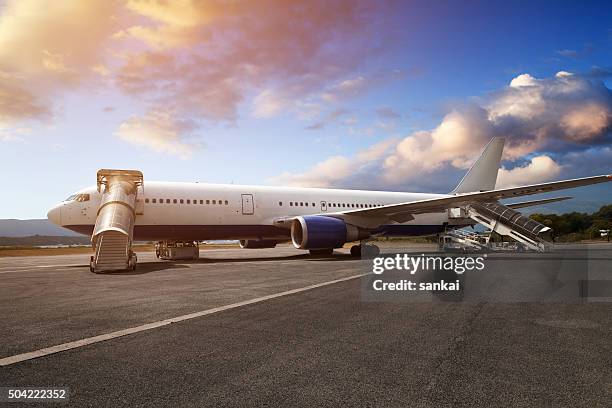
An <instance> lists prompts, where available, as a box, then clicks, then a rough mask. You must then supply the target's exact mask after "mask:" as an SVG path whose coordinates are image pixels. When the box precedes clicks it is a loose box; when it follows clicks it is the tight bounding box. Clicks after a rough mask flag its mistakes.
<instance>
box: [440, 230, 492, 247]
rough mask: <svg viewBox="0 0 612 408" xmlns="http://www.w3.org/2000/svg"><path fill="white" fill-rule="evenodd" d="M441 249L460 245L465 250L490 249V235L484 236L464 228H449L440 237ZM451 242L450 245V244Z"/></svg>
mask: <svg viewBox="0 0 612 408" xmlns="http://www.w3.org/2000/svg"><path fill="white" fill-rule="evenodd" d="M440 239H441V241H440V246H441V249H449V248H450V247H459V248H462V249H464V250H472V251H485V250H487V249H488V242H489V237H483V236H482V235H480V234H478V233H476V232H470V231H466V230H463V229H451V230H447V231H446V232H445V233H444V234H443V235H442V236H441V237H440ZM449 244H450V245H449Z"/></svg>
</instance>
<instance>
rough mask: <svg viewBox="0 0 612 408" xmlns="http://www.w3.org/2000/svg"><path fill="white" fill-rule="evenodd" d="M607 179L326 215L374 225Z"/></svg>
mask: <svg viewBox="0 0 612 408" xmlns="http://www.w3.org/2000/svg"><path fill="white" fill-rule="evenodd" d="M607 181H612V175H603V176H592V177H583V178H578V179H571V180H562V181H553V182H550V183H541V184H532V185H528V186H521V187H510V188H502V189H497V190H490V191H483V192H476V193H465V194H457V195H448V196H446V197H440V198H433V199H428V200H419V201H411V202H407V203H399V204H391V205H384V206H381V207H376V208H364V209H358V210H350V211H342V212H337V213H330V214H326V215H328V216H332V217H336V218H342V219H344V220H345V221H347V222H351V223H355V224H356V225H363V226H372V225H375V224H377V223H379V222H380V223H382V222H381V221H382V220H384V219H387V220H391V221H397V222H405V221H409V220H410V219H411V217H412V215H414V214H422V213H431V212H442V211H445V210H446V209H448V208H453V207H458V206H461V205H466V204H470V203H475V202H476V203H477V202H486V201H497V200H501V199H504V198H511V197H520V196H526V195H532V194H540V193H547V192H550V191H556V190H564V189H568V188H574V187H581V186H587V185H590V184H597V183H605V182H607ZM368 219H370V220H369V221H370V222H368ZM375 220H376V221H375ZM379 225H380V224H379Z"/></svg>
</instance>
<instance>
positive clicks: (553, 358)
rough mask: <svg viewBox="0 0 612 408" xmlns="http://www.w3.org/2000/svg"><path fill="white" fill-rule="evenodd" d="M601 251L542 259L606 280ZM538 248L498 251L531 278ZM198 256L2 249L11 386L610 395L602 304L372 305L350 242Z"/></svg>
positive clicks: (607, 402) (258, 398) (137, 398)
mask: <svg viewBox="0 0 612 408" xmlns="http://www.w3.org/2000/svg"><path fill="white" fill-rule="evenodd" d="M590 248H591V249H589V251H587V252H588V254H587V256H588V257H589V259H588V260H587V261H585V262H586V264H585V263H584V262H583V261H581V260H580V259H579V258H580V257H581V256H584V253H585V252H584V251H577V252H575V253H574V254H573V255H572V254H571V248H569V247H568V248H563V249H562V250H561V251H560V252H558V253H557V254H556V255H549V260H548V261H547V262H553V264H554V265H557V266H559V265H562V267H561V268H560V269H562V270H563V271H566V270H572V269H574V268H579V267H583V266H584V265H588V270H589V273H590V274H591V276H596V278H597V279H606V278H607V279H612V267H611V265H612V247H610V246H606V245H601V246H593V247H590ZM427 249H428V248H416V249H415V251H424V250H427ZM538 256H539V255H536V254H527V255H526V254H494V255H490V256H489V259H490V260H491V262H493V263H495V262H504V263H505V264H511V265H513V267H512V268H511V269H515V270H517V271H521V272H523V273H524V272H525V271H527V270H529V268H533V270H541V269H542V268H543V267H544V266H545V265H547V264H543V263H541V262H542V261H541V259H540V258H538ZM201 257H202V258H201V259H200V260H199V261H175V262H167V261H159V260H156V259H155V258H154V256H153V254H140V255H139V266H138V269H137V270H136V271H135V272H121V273H112V274H101V275H96V274H92V273H90V272H89V269H88V266H87V259H86V258H87V257H85V256H83V255H67V256H49V257H47V256H44V257H27V258H26V257H24V258H0V282H1V284H0V310H1V315H2V319H0V361H5V362H9V363H7V364H8V365H5V366H2V367H0V386H13V387H51V386H54V387H69V389H70V399H69V401H68V402H67V403H66V404H64V405H68V406H79V407H100V406H146V407H156V406H160V407H162V406H163V407H166V406H193V407H203V406H206V407H209V406H219V407H220V406H245V407H247V406H248V407H251V406H277V407H289V406H307V407H313V406H381V407H389V406H393V407H412V406H414V407H457V406H466V407H467V406H470V407H471V406H481V407H490V406H496V407H505V406H508V407H510V406H512V407H516V406H524V407H534V406H551V407H553V406H554V407H560V406H572V407H609V406H612V303H610V302H608V301H601V300H602V299H604V300H605V298H601V297H600V298H598V299H585V298H580V297H579V296H575V297H574V299H573V301H560V302H557V301H550V299H545V300H543V301H530V302H524V301H520V302H517V301H511V300H508V298H506V297H503V296H500V297H499V299H498V300H496V299H495V297H492V298H491V299H487V300H479V299H476V300H474V299H467V301H466V300H465V299H464V301H457V299H454V300H452V301H447V299H433V300H432V301H420V302H405V301H397V299H383V298H381V299H376V298H375V299H372V298H371V294H368V295H367V296H365V295H364V291H363V286H364V282H365V283H367V282H368V281H367V279H370V278H371V275H369V276H364V277H359V276H358V275H361V274H363V273H365V272H367V271H368V268H369V266H368V265H371V261H368V260H363V261H360V260H355V259H353V258H350V256H349V255H348V254H347V251H346V250H341V251H338V252H337V253H336V254H335V255H334V256H333V257H332V258H329V259H327V258H311V257H310V256H308V255H305V254H304V253H303V252H300V251H297V250H294V249H292V248H289V247H279V248H275V249H260V250H238V249H235V250H234V249H232V250H208V251H201ZM560 258H563V259H564V260H563V261H562V262H561V261H559V259H560ZM368 262H370V264H368ZM572 262H575V263H572ZM581 265H582V266H581ZM564 273H565V272H564ZM490 282H491V281H490V280H488V281H485V282H484V283H483V282H480V283H479V285H478V286H479V287H483V286H486V287H488V286H487V285H490ZM313 286H314V287H313ZM506 287H507V285H505V284H504V285H500V288H494V289H492V290H499V291H500V294H505V293H506V292H505V291H506V289H505V288H506ZM513 290H516V288H513ZM611 296H612V294H611ZM366 298H367V299H366ZM553 300H554V298H553ZM194 313H195V315H192V314H194ZM177 317H181V319H179V320H177V321H176V322H173V323H162V324H160V323H159V322H167V321H168V320H167V319H173V318H177ZM145 324H152V326H146V327H145V328H143V325H145ZM134 328H140V329H137V330H135V331H133V332H130V330H131V329H134ZM108 333H120V334H118V335H116V336H115V337H112V338H109V339H107V340H104V341H102V340H100V341H97V340H96V341H93V342H91V343H84V344H81V343H79V341H81V340H83V339H91V338H96V336H101V335H105V334H108ZM62 344H64V345H65V344H72V345H73V346H71V347H70V348H69V349H67V350H65V351H60V352H50V353H47V354H44V353H43V354H44V355H41V356H35V355H34V356H33V357H31V358H30V357H28V358H25V359H24V360H23V361H18V362H13V363H10V361H9V360H7V359H10V358H11V357H14V356H20V355H24V354H26V353H30V352H36V351H40V350H41V349H46V348H48V347H51V346H56V345H62ZM26 355H27V354H26ZM19 405H20V404H16V405H14V406H19ZM21 405H24V404H21ZM31 405H32V406H41V405H45V404H44V403H40V402H37V403H32V404H31ZM9 406H13V405H9Z"/></svg>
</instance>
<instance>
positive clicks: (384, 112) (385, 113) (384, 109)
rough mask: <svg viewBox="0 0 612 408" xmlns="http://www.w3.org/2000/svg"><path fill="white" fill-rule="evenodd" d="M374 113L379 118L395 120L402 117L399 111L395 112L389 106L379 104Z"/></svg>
mask: <svg viewBox="0 0 612 408" xmlns="http://www.w3.org/2000/svg"><path fill="white" fill-rule="evenodd" d="M376 114H377V115H378V117H379V118H381V119H387V120H396V119H399V118H401V117H402V115H401V114H400V113H397V112H396V111H395V110H393V108H391V107H389V106H381V107H380V108H378V109H376Z"/></svg>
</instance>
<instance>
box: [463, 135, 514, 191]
mask: <svg viewBox="0 0 612 408" xmlns="http://www.w3.org/2000/svg"><path fill="white" fill-rule="evenodd" d="M504 142H505V139H504V138H502V137H494V138H493V139H491V141H490V142H489V143H488V144H487V145H486V146H485V148H484V150H483V151H482V154H481V155H480V157H479V158H478V160H476V162H475V163H474V164H473V165H472V167H470V169H469V170H468V172H467V173H466V174H465V176H463V179H461V182H460V183H459V185H458V186H457V187H455V189H454V190H453V191H451V194H458V193H474V192H477V191H488V190H493V189H494V188H495V182H496V181H497V171H498V170H499V164H500V162H501V156H502V151H503V150H504Z"/></svg>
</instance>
